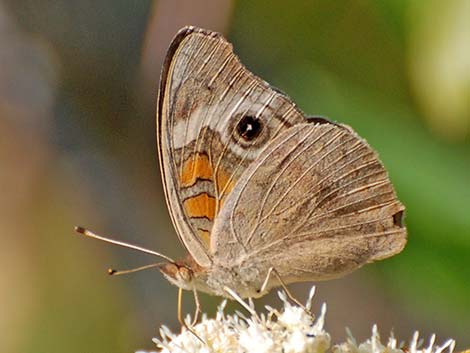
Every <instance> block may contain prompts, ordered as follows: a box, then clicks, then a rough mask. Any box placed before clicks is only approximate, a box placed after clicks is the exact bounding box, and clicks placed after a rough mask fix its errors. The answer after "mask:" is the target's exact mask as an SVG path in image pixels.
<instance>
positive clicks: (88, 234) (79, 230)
mask: <svg viewBox="0 0 470 353" xmlns="http://www.w3.org/2000/svg"><path fill="white" fill-rule="evenodd" d="M75 231H76V232H77V233H79V234H82V235H84V236H86V237H89V238H94V239H98V240H101V241H104V242H106V243H111V244H115V245H119V246H122V247H124V248H129V249H133V250H137V251H140V252H143V253H146V254H150V255H154V256H158V257H161V258H162V259H165V260H167V261H169V262H171V263H173V264H174V263H175V261H174V260H173V259H172V258H170V257H168V256H165V255H163V254H160V253H158V252H156V251H153V250H149V249H145V248H142V247H140V246H137V245H132V244H128V243H124V242H122V241H118V240H113V239H109V238H106V237H102V236H100V235H98V234H95V233H93V232H92V231H90V230H88V229H86V228H83V227H80V226H77V227H75ZM144 267H145V266H144Z"/></svg>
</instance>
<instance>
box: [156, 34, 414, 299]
mask: <svg viewBox="0 0 470 353" xmlns="http://www.w3.org/2000/svg"><path fill="white" fill-rule="evenodd" d="M157 104H158V106H157V136H158V150H159V160H160V166H161V171H162V179H163V184H164V190H165V195H166V201H167V205H168V209H169V211H170V215H171V219H172V221H173V224H174V227H175V229H176V232H177V234H178V236H179V238H180V240H181V242H182V243H183V244H184V246H185V247H186V249H187V251H188V253H189V255H188V257H187V258H186V259H184V260H183V261H181V262H178V263H168V264H167V265H165V266H163V267H162V268H161V271H162V272H163V274H164V275H165V276H166V278H167V279H169V280H170V282H172V283H173V284H176V285H177V286H178V287H180V288H184V289H193V288H196V289H197V290H199V291H202V292H207V293H210V294H214V295H219V296H227V292H226V291H225V290H224V288H232V289H235V290H236V292H237V294H239V295H240V296H241V297H242V298H245V297H259V296H261V295H264V294H266V293H267V292H268V291H269V289H271V288H272V287H274V286H278V285H280V283H279V282H280V281H281V280H282V281H283V282H284V283H286V284H287V283H292V282H299V281H317V280H326V279H331V278H335V277H339V276H342V275H344V274H347V273H349V272H351V271H353V270H354V269H356V268H358V267H360V266H362V265H363V264H366V263H369V262H372V261H375V260H380V259H384V258H387V257H390V256H392V255H395V254H397V253H398V252H400V251H401V250H402V249H403V247H404V245H405V243H406V228H405V226H404V224H403V215H404V206H403V205H402V204H401V203H400V201H399V200H398V199H397V196H396V193H395V191H394V188H393V186H392V184H391V182H390V180H389V177H388V175H387V172H386V170H385V169H384V166H383V165H382V163H381V162H380V160H379V159H378V156H377V154H376V152H374V150H372V148H371V147H370V146H369V145H368V144H367V142H366V141H365V140H363V139H362V138H360V137H359V136H358V135H357V134H356V133H355V132H354V131H353V130H352V129H351V128H350V127H349V126H346V125H343V124H337V123H334V122H330V121H328V120H326V119H322V118H309V117H307V116H305V114H303V113H302V112H301V111H300V109H299V108H298V107H297V106H296V105H295V104H294V103H293V102H292V101H291V99H290V98H289V97H287V96H286V95H285V94H283V93H282V92H280V91H279V90H278V89H275V88H273V87H272V86H270V85H269V84H268V83H266V82H265V81H263V80H262V79H260V78H259V77H257V76H255V75H254V74H253V73H251V72H250V71H249V70H248V69H247V68H246V67H244V66H243V65H242V64H241V63H240V61H239V59H238V57H237V56H236V55H235V54H234V52H233V49H232V45H231V44H230V43H229V42H228V41H227V40H226V39H225V38H224V37H222V36H221V35H220V34H218V33H215V32H211V31H208V30H204V29H200V28H195V27H185V28H183V29H182V30H180V31H179V33H178V34H177V35H176V37H175V38H174V39H173V42H172V43H171V45H170V47H169V50H168V53H167V56H166V60H165V62H164V66H163V70H162V75H161V81H160V89H159V95H158V103H157ZM272 270H275V271H276V274H277V275H278V276H277V277H276V276H271V277H272V278H270V279H269V280H268V282H266V283H265V285H264V286H263V284H264V282H265V280H266V278H267V276H268V273H270V272H271V271H272Z"/></svg>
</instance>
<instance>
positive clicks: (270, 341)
mask: <svg viewBox="0 0 470 353" xmlns="http://www.w3.org/2000/svg"><path fill="white" fill-rule="evenodd" d="M314 292H315V288H314V287H313V288H312V290H311V291H310V295H309V298H308V300H307V303H306V306H305V307H306V308H307V309H308V310H310V308H311V301H312V298H313V295H314ZM279 297H280V298H281V301H282V303H283V307H282V309H281V310H280V311H279V310H277V309H274V308H271V307H269V306H267V307H266V309H267V310H268V313H267V314H266V315H265V314H257V313H256V311H255V307H254V305H253V302H252V301H248V302H243V303H242V304H243V307H244V308H245V309H247V310H248V309H249V310H248V311H249V315H251V316H245V315H243V314H241V313H236V314H234V315H226V314H225V312H224V309H225V305H226V301H225V300H224V301H223V302H222V304H221V305H220V306H219V308H218V311H217V314H216V317H215V318H214V319H209V318H207V315H203V317H202V320H201V322H200V323H198V324H196V325H195V326H194V327H192V330H193V331H194V332H190V331H188V330H186V329H184V328H183V330H182V332H181V333H180V334H174V333H172V332H171V331H170V330H169V329H168V328H167V327H166V326H162V327H161V329H160V336H161V337H160V338H154V339H153V341H154V342H155V344H156V345H157V348H158V350H159V352H162V353H219V352H220V353H222V352H223V353H250V352H256V353H326V352H331V353H453V350H454V346H455V341H454V340H448V341H446V342H445V343H444V344H442V345H435V339H436V337H435V336H434V335H433V336H431V338H430V340H429V344H428V345H427V346H426V347H425V348H420V346H421V345H420V344H419V341H418V337H419V334H418V332H416V333H415V334H414V336H413V338H412V340H411V342H410V345H409V348H408V349H407V350H404V349H401V348H399V347H398V346H397V340H396V339H395V337H394V336H393V334H392V335H391V336H390V338H389V339H388V341H387V343H386V344H385V343H382V341H381V339H380V335H379V332H378V328H377V325H374V326H373V328H372V336H371V338H370V339H368V340H367V341H365V342H363V343H360V344H357V343H356V340H355V339H354V337H353V336H352V334H351V333H350V332H349V331H347V333H348V338H347V340H346V342H344V343H341V344H337V345H334V346H333V347H332V346H331V339H330V335H329V334H328V333H327V332H326V331H325V329H324V323H325V315H326V304H323V305H322V308H321V312H320V315H318V317H317V318H316V319H315V318H314V317H313V316H312V315H311V314H310V313H308V312H306V311H305V309H304V308H302V307H299V306H297V305H293V304H291V302H290V301H289V300H288V298H287V296H286V294H285V293H284V292H283V291H280V292H279ZM185 321H186V322H187V324H188V325H189V322H190V317H189V316H188V317H187V319H186V320H185ZM195 334H196V335H197V336H196V335H195ZM138 353H144V352H142V351H139V352H138Z"/></svg>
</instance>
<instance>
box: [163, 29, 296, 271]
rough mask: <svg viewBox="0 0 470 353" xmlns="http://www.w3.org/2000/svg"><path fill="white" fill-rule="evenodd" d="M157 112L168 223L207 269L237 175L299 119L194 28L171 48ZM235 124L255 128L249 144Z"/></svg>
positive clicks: (210, 36) (226, 46)
mask: <svg viewBox="0 0 470 353" xmlns="http://www.w3.org/2000/svg"><path fill="white" fill-rule="evenodd" d="M157 111H158V112H157V121H158V124H157V126H158V128H157V129H158V132H157V135H158V145H159V156H160V165H161V169H162V176H163V182H164V187H165V193H166V198H167V204H168V208H169V210H170V214H171V217H172V220H173V224H174V225H175V228H176V230H177V233H178V235H179V237H180V239H181V240H182V242H183V243H184V245H185V246H186V248H187V249H188V251H190V253H191V255H192V256H193V257H194V259H195V260H196V261H197V262H198V263H199V264H200V265H202V266H208V265H209V264H210V263H211V251H210V248H209V244H210V235H211V231H212V225H213V222H214V219H215V217H216V215H217V214H218V212H219V210H220V209H221V208H222V205H223V203H224V201H225V199H226V197H227V195H229V194H230V192H231V190H232V189H233V187H234V185H235V184H236V182H237V180H238V179H239V177H240V175H241V174H242V173H243V171H244V170H245V169H246V168H247V167H248V165H249V164H250V163H251V162H252V161H254V160H255V159H256V157H257V156H258V155H259V153H260V152H261V150H262V149H263V148H264V147H265V146H266V145H267V144H268V143H269V142H270V141H272V140H273V139H274V138H275V137H276V136H277V135H278V134H279V133H281V132H283V131H284V130H286V129H288V128H290V127H291V126H293V125H294V124H298V123H301V122H304V121H305V118H304V117H303V114H302V113H301V112H299V110H298V109H297V108H296V106H295V105H294V104H293V103H292V102H291V101H290V100H289V99H288V98H287V97H286V96H285V95H283V94H282V93H280V92H278V91H277V90H274V89H273V88H271V87H270V86H269V85H268V84H267V83H266V82H264V81H263V80H261V79H259V78H258V77H256V76H255V75H253V74H252V73H251V72H249V71H248V70H247V69H246V68H245V67H244V66H243V65H242V64H241V63H240V62H239V60H238V58H237V57H236V56H235V54H234V53H233V51H232V46H231V44H230V43H228V42H227V41H226V40H225V39H224V38H223V37H222V36H220V35H219V34H217V33H213V32H209V31H205V30H201V29H196V28H194V27H187V28H185V29H183V30H182V31H180V32H179V33H178V35H177V36H176V37H175V39H174V40H173V42H172V44H171V46H170V49H169V51H168V54H167V58H166V61H165V64H164V68H163V71H162V78H161V83H160V91H159V98H158V109H157ZM243 124H245V125H243ZM246 124H248V125H246ZM241 125H243V126H245V127H246V126H249V127H250V129H251V128H253V126H255V127H258V128H259V127H260V126H261V129H260V130H259V131H258V132H259V133H258V134H257V135H256V136H254V134H252V135H253V136H254V138H253V136H251V135H250V134H249V131H248V130H247V131H248V134H247V133H246V131H245V130H243V131H244V132H245V134H243V133H242V129H241V128H240V126H241ZM247 136H248V137H250V138H249V139H247V138H246V137H247Z"/></svg>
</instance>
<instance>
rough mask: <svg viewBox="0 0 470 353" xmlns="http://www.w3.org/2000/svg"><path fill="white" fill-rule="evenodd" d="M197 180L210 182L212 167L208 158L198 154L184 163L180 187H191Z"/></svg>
mask: <svg viewBox="0 0 470 353" xmlns="http://www.w3.org/2000/svg"><path fill="white" fill-rule="evenodd" d="M198 179H203V180H212V166H211V164H210V162H209V157H207V155H205V154H199V153H198V154H196V156H195V157H194V158H190V159H189V160H187V161H186V162H185V163H184V165H183V172H182V175H181V180H180V181H181V186H183V187H188V186H192V185H194V184H195V183H196V181H197V180H198Z"/></svg>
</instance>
